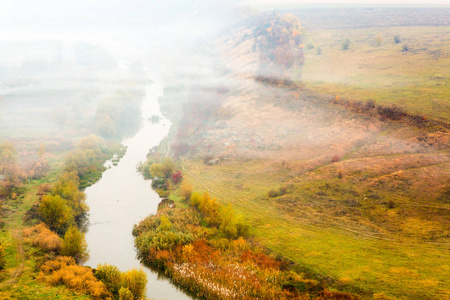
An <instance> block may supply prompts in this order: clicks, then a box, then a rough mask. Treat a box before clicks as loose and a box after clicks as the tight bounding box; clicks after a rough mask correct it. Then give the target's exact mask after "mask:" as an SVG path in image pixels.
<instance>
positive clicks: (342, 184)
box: [174, 17, 450, 299]
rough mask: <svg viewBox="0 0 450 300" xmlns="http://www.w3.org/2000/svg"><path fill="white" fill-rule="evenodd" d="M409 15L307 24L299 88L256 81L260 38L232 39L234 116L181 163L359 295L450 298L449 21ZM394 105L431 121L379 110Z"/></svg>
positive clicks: (312, 266)
mask: <svg viewBox="0 0 450 300" xmlns="http://www.w3.org/2000/svg"><path fill="white" fill-rule="evenodd" d="M311 19H313V17H311ZM400 25H402V24H400ZM404 25H405V24H403V26H404ZM413 25H415V27H412V26H404V27H392V26H391V27H389V26H384V27H376V28H374V27H370V26H368V27H367V28H357V29H349V28H346V27H345V26H343V27H341V28H337V29H329V28H318V27H314V26H312V25H311V24H309V26H306V29H305V33H306V36H305V38H304V40H303V43H304V47H305V56H306V57H305V65H304V68H303V82H302V83H301V84H300V87H299V88H298V87H292V86H291V87H279V86H278V87H277V86H267V85H263V84H260V83H259V82H255V81H253V80H251V79H249V73H251V72H252V70H255V69H256V67H255V66H254V64H255V62H257V60H258V59H257V54H255V53H252V50H251V49H252V48H251V46H252V43H251V42H242V43H241V44H240V42H239V38H237V39H236V40H232V39H231V38H230V39H229V40H228V44H226V45H225V46H222V47H221V48H220V51H222V52H221V53H223V54H222V59H223V61H224V64H225V66H226V67H227V68H228V69H229V70H231V71H230V72H229V73H228V74H227V75H226V76H227V77H228V82H230V83H231V84H232V86H233V87H234V88H235V90H234V91H233V92H232V93H229V94H228V95H227V98H226V100H225V101H224V102H223V105H222V108H221V111H220V113H221V114H223V113H224V112H226V116H227V117H226V118H218V120H217V121H216V123H214V124H213V125H208V127H207V128H206V130H204V131H203V132H202V133H201V134H198V136H199V137H201V139H202V141H203V142H202V144H201V145H200V146H199V147H198V148H197V152H196V153H197V154H196V155H193V156H184V157H183V158H182V159H181V162H180V163H181V168H182V171H183V172H184V176H185V177H184V178H185V180H187V181H189V182H190V183H191V184H192V185H193V186H194V189H196V190H207V191H209V192H210V193H211V195H212V196H214V197H216V198H217V199H218V200H219V201H220V202H222V203H224V204H227V203H230V204H232V206H233V207H234V208H235V209H236V210H237V211H238V212H239V213H240V214H242V215H243V216H244V217H245V218H246V219H247V220H248V222H249V223H250V225H251V232H252V234H253V235H254V237H255V242H256V243H259V244H261V245H263V246H265V247H267V248H269V249H271V250H272V251H274V252H275V253H277V254H280V255H282V256H284V257H286V258H288V259H290V260H292V261H294V262H295V263H298V264H299V265H301V266H304V267H305V268H307V269H309V270H310V271H311V272H316V273H318V274H321V275H322V276H326V277H328V278H329V280H330V282H332V285H334V286H335V287H338V288H339V289H343V290H346V289H347V290H349V291H353V292H357V293H358V294H360V295H361V296H362V298H369V299H372V298H373V299H449V298H450V281H449V279H448V278H450V264H449V263H448V262H449V261H450V256H449V253H448V247H449V243H450V217H449V216H450V214H449V210H450V198H449V195H450V187H449V183H450V172H449V170H450V152H449V150H450V149H449V145H450V132H449V131H448V122H449V121H450V102H449V96H450V91H449V87H450V84H449V78H450V77H449V76H450V74H449V70H450V57H449V52H450V48H449V47H450V29H449V27H445V26H440V27H438V26H436V27H431V26H420V27H419V26H417V24H413ZM425 25H426V24H425ZM395 35H399V36H400V39H401V42H400V43H395V41H394V36H395ZM377 37H378V41H379V45H377ZM346 38H348V39H349V41H350V44H349V47H348V49H346V50H343V49H342V44H341V42H342V41H343V40H345V39H346ZM404 44H406V45H408V50H407V51H403V52H402V49H403V45H404ZM236 45H238V46H236ZM318 48H320V50H319V51H318ZM318 52H319V53H318ZM243 70H245V72H246V73H245V74H244V72H243ZM342 99H346V100H349V102H340V101H339V100H342ZM369 99H372V100H374V103H373V105H374V108H371V109H368V108H367V109H362V110H358V111H357V110H355V109H354V107H353V106H352V103H357V102H358V101H361V103H363V104H364V103H369V104H370V103H372V102H367V100H369ZM333 100H337V101H333ZM333 102H334V103H338V104H339V103H344V104H345V103H347V104H345V105H336V104H333ZM369 104H364V105H366V107H370V106H369ZM364 105H363V106H364ZM391 105H396V106H398V107H400V108H401V109H403V110H404V111H406V112H407V113H409V114H410V115H412V116H414V115H416V114H417V115H420V116H422V118H419V119H420V120H422V121H424V122H428V121H429V122H430V123H427V124H428V125H427V126H423V123H421V124H419V123H410V122H409V121H408V120H407V118H402V117H400V118H399V119H397V120H395V118H394V119H390V118H386V117H385V116H383V115H382V114H379V112H380V111H381V110H382V109H381V108H378V110H377V106H383V107H390V106H391ZM433 120H435V121H439V122H441V123H440V124H441V125H442V126H434V125H432V124H435V123H433ZM195 134H197V133H194V135H195ZM174 199H176V197H175V198H174Z"/></svg>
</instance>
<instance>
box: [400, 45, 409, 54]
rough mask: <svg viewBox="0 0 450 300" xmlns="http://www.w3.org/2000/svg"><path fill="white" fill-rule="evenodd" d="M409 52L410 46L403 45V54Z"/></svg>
mask: <svg viewBox="0 0 450 300" xmlns="http://www.w3.org/2000/svg"><path fill="white" fill-rule="evenodd" d="M408 50H409V47H408V44H406V43H405V44H403V45H402V52H406V51H408Z"/></svg>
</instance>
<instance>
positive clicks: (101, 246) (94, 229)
mask: <svg viewBox="0 0 450 300" xmlns="http://www.w3.org/2000/svg"><path fill="white" fill-rule="evenodd" d="M162 93H163V86H162V85H161V84H158V83H154V84H152V85H150V86H148V87H147V89H146V97H145V100H144V102H143V104H142V117H143V123H144V124H143V126H142V127H141V129H140V131H139V132H138V133H137V134H136V135H135V136H134V137H132V138H129V139H126V140H124V141H123V144H124V145H126V146H127V147H128V149H127V152H126V154H125V155H124V157H123V158H122V159H121V160H120V162H119V164H118V165H117V166H112V167H111V168H110V169H108V170H106V171H105V172H104V173H103V176H102V178H101V179H100V180H99V181H98V182H97V183H95V184H94V185H92V186H90V187H88V188H87V189H86V190H85V193H86V197H87V198H86V201H87V204H88V205H89V208H90V209H89V215H90V216H89V225H88V228H87V232H86V242H87V244H88V247H89V256H90V258H89V260H88V261H87V262H86V263H85V265H87V266H91V267H93V268H95V267H97V265H98V264H100V263H108V264H111V265H115V266H117V267H118V268H119V269H120V270H121V271H126V270H129V269H131V268H140V267H142V268H144V270H145V272H146V273H147V278H148V284H147V297H148V298H150V299H174V300H178V299H192V298H191V297H189V296H188V295H186V294H185V293H184V292H183V291H181V290H180V289H179V288H177V287H176V286H174V285H173V284H172V283H171V282H170V281H169V279H168V278H167V277H165V276H163V275H158V273H157V272H154V271H152V270H150V269H148V268H146V267H144V266H143V265H142V264H141V263H140V262H139V260H138V259H137V258H136V251H135V249H134V244H133V242H134V241H133V236H132V234H131V232H132V230H133V225H134V224H136V223H138V222H139V221H140V220H142V219H143V218H145V217H146V216H148V215H149V214H152V213H156V210H157V207H158V203H159V202H160V200H161V199H160V198H159V196H158V194H157V193H156V192H155V191H153V190H152V188H151V186H150V183H151V182H150V181H145V180H144V179H143V178H142V176H141V175H140V174H139V173H137V172H136V166H137V164H138V163H139V162H141V161H144V160H145V159H146V154H147V153H148V151H149V149H150V148H152V147H154V146H156V145H158V144H159V143H160V142H161V140H162V139H163V138H164V136H165V135H167V133H168V131H169V128H170V125H171V124H170V122H169V121H168V120H167V119H164V118H162V116H161V113H160V111H159V105H158V102H157V98H158V97H159V96H161V95H162ZM151 115H159V116H161V118H162V119H161V121H160V122H159V123H157V124H152V123H151V122H149V120H148V119H149V117H150V116H151Z"/></svg>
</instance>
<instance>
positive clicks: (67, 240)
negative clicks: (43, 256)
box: [61, 226, 89, 263]
mask: <svg viewBox="0 0 450 300" xmlns="http://www.w3.org/2000/svg"><path fill="white" fill-rule="evenodd" d="M61 255H64V256H72V257H73V258H75V260H76V262H77V263H82V262H84V261H86V260H87V259H88V258H89V254H88V250H87V244H86V240H85V239H84V234H83V233H81V232H80V231H79V230H78V228H76V227H74V226H72V227H70V228H69V229H68V230H67V232H66V234H65V235H64V239H63V244H62V247H61Z"/></svg>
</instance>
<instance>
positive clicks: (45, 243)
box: [24, 223, 62, 252]
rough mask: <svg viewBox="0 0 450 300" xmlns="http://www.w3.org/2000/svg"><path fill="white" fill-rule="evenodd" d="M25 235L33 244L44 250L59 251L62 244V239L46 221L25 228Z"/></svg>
mask: <svg viewBox="0 0 450 300" xmlns="http://www.w3.org/2000/svg"><path fill="white" fill-rule="evenodd" d="M24 235H25V236H26V237H28V238H29V239H30V242H31V244H32V245H33V246H35V247H39V248H41V249H42V250H44V251H47V252H50V251H53V252H58V251H59V250H60V249H61V246H62V239H61V238H60V237H59V236H58V235H57V234H56V233H54V232H53V231H51V230H50V229H49V228H48V226H47V225H45V223H40V224H38V225H36V226H33V227H31V228H26V229H24Z"/></svg>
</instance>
